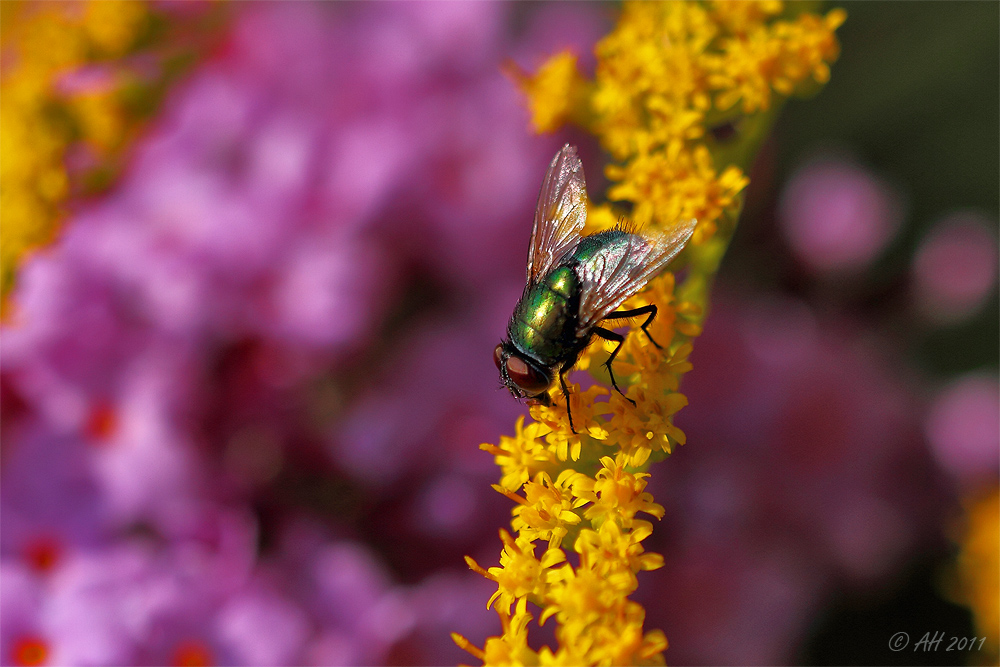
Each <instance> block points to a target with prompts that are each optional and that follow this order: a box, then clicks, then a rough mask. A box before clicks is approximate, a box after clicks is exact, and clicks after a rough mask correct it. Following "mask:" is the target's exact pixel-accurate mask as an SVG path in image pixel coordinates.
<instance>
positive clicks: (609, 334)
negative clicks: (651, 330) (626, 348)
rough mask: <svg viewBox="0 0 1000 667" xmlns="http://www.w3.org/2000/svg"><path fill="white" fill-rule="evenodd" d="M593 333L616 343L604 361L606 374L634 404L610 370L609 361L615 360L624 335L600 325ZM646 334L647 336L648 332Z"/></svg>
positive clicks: (612, 383) (614, 385) (613, 384)
mask: <svg viewBox="0 0 1000 667" xmlns="http://www.w3.org/2000/svg"><path fill="white" fill-rule="evenodd" d="M605 319H610V318H605ZM594 333H595V334H597V335H598V336H600V337H601V338H603V339H604V340H610V341H614V342H616V343H618V345H617V346H616V347H615V349H614V351H612V352H611V356H610V357H608V360H607V361H605V362H604V365H605V366H607V367H608V375H610V376H611V386H612V387H614V388H615V389H617V390H618V393H619V394H621V395H622V396H624V397H625V400H626V401H628V402H629V403H631V404H632V405H635V401H633V400H632V399H631V398H629V397H628V396H625V392H624V391H622V390H621V387H619V386H618V383H617V382H616V381H615V373H614V371H612V370H611V362H612V361H614V360H615V357H617V356H618V351H619V350H620V349H622V343H624V342H625V336H623V335H621V334H619V333H615V332H614V331H608V330H607V329H602V328H601V327H594ZM646 335H647V336H648V335H649V334H646Z"/></svg>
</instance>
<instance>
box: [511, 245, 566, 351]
mask: <svg viewBox="0 0 1000 667" xmlns="http://www.w3.org/2000/svg"><path fill="white" fill-rule="evenodd" d="M579 308H580V282H579V279H578V278H577V275H576V272H575V271H574V269H573V266H572V265H569V264H566V265H562V266H558V267H556V268H555V269H553V270H552V271H550V272H549V273H548V274H547V275H546V276H545V277H544V278H543V279H542V280H540V281H538V282H537V283H533V284H531V285H529V286H528V287H527V289H525V291H524V294H523V295H521V300H520V301H518V303H517V306H516V307H515V308H514V315H513V316H512V317H511V319H510V324H509V325H508V327H507V333H508V335H509V336H510V340H511V342H512V343H513V344H514V345H515V346H517V347H518V349H520V350H521V351H522V352H524V353H526V354H527V355H529V356H531V357H533V358H535V359H537V360H538V361H539V362H541V363H542V364H543V365H544V366H548V367H553V366H556V365H559V364H561V363H563V362H565V361H567V360H568V359H570V358H573V357H575V355H576V353H577V352H578V351H579V347H580V341H579V338H578V331H577V326H578V322H579Z"/></svg>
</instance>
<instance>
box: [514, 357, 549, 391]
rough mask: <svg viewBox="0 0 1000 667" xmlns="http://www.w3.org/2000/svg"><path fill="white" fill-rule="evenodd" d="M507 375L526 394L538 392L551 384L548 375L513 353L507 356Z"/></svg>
mask: <svg viewBox="0 0 1000 667" xmlns="http://www.w3.org/2000/svg"><path fill="white" fill-rule="evenodd" d="M507 377H509V378H510V379H511V382H513V383H514V384H516V385H517V387H518V389H520V390H521V391H523V392H524V393H525V394H526V395H527V396H534V395H536V394H540V393H542V392H543V391H545V390H546V389H548V388H549V384H551V380H550V379H549V378H548V376H546V375H545V374H543V373H541V372H539V371H538V370H537V369H535V368H534V367H533V366H531V365H529V364H528V363H527V362H525V361H524V360H523V359H520V358H518V357H516V356H514V355H511V356H509V357H507Z"/></svg>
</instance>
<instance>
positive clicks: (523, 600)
mask: <svg viewBox="0 0 1000 667" xmlns="http://www.w3.org/2000/svg"><path fill="white" fill-rule="evenodd" d="M802 8H803V5H801V4H797V3H796V4H790V5H788V6H787V7H786V6H785V5H784V4H783V3H781V2H777V1H776V0H764V1H763V2H721V1H720V2H711V3H701V2H683V1H672V2H626V3H625V4H624V5H623V6H622V13H621V17H620V19H619V21H618V23H617V25H616V26H615V28H614V29H613V30H612V31H611V32H610V33H609V34H608V35H606V36H605V37H604V38H603V39H601V40H600V42H599V43H598V44H597V45H596V46H595V49H594V51H595V54H596V55H597V67H596V70H595V75H594V80H593V81H586V80H584V79H583V78H582V77H581V75H580V72H579V70H578V69H577V66H576V59H575V58H574V57H573V56H572V55H570V54H568V53H561V54H557V55H556V56H553V57H552V58H551V59H550V60H549V61H548V62H547V63H546V64H545V65H543V66H542V67H541V68H540V69H539V71H538V72H537V73H536V74H535V75H525V74H520V73H519V74H518V75H517V78H518V83H519V85H520V86H521V88H522V90H524V91H525V92H526V93H527V94H528V96H529V105H530V107H531V110H532V122H533V125H534V126H535V128H536V129H537V130H538V131H545V132H548V131H552V130H554V129H557V127H558V126H559V124H561V123H564V122H573V123H576V124H577V125H580V126H582V127H583V128H584V129H585V130H587V131H590V132H592V133H593V134H594V135H595V136H597V138H598V139H599V140H600V142H601V145H602V146H603V147H604V148H605V150H607V152H608V153H609V154H610V156H611V158H612V162H611V163H610V164H608V165H607V167H606V168H605V173H606V175H607V177H608V179H609V181H610V182H611V185H610V187H609V188H608V192H607V199H608V200H609V201H610V202H625V203H627V204H630V205H631V218H632V219H633V220H634V222H635V223H636V224H637V225H639V226H640V227H643V228H646V229H649V230H651V231H655V230H657V229H668V228H670V227H671V226H672V225H675V224H677V222H678V221H680V220H689V219H691V218H695V219H696V220H697V221H698V224H697V227H696V229H695V232H694V235H693V237H692V240H691V242H690V243H689V244H688V247H687V248H686V249H685V250H684V252H683V253H682V255H681V257H680V258H679V260H678V261H679V265H682V266H685V269H686V273H685V278H684V281H683V282H682V283H679V284H678V283H677V281H676V279H675V277H674V275H673V274H672V273H670V272H664V273H663V275H661V276H660V277H659V278H657V279H655V280H653V281H652V282H651V283H650V285H649V289H648V290H646V291H645V292H643V293H642V294H638V295H634V296H633V297H632V298H630V299H629V300H628V301H627V302H626V304H624V305H623V307H624V308H637V307H640V306H645V305H655V306H656V317H655V319H654V320H653V321H651V322H649V323H648V325H646V324H645V320H642V321H637V322H633V325H632V330H631V331H630V332H629V333H628V335H627V336H626V338H625V342H624V343H623V344H622V346H621V348H620V349H619V351H618V354H617V356H616V358H615V360H614V366H613V368H612V371H613V373H614V378H615V380H616V381H617V384H618V386H620V387H622V389H623V391H625V392H626V395H627V397H628V398H629V399H631V401H634V404H633V403H632V402H630V401H629V400H626V398H624V397H623V396H621V395H619V393H618V392H617V391H610V390H608V389H607V388H606V387H607V385H610V384H611V382H610V381H611V378H610V377H608V370H607V360H608V359H609V356H610V354H611V352H612V351H613V350H614V349H615V346H616V345H617V343H609V342H607V341H603V340H601V341H598V342H595V343H594V344H593V345H590V346H589V347H588V349H586V350H585V351H584V352H583V353H582V354H581V355H580V359H579V360H578V363H577V366H576V368H577V369H581V370H587V371H588V372H590V373H591V374H593V375H594V376H595V377H596V378H597V379H598V380H599V381H601V382H602V383H603V384H602V385H601V386H592V387H590V388H589V389H587V390H586V391H580V388H579V387H578V386H576V385H575V384H573V383H572V382H570V383H569V400H570V405H571V411H572V415H573V426H575V427H576V432H575V433H574V432H573V430H572V429H571V428H570V424H569V415H568V414H567V411H566V400H565V395H564V394H563V392H562V391H561V390H558V389H557V390H555V391H553V392H552V395H551V399H552V400H551V405H548V406H544V405H533V406H532V407H531V416H532V418H533V419H534V420H535V424H533V425H529V426H527V427H525V426H523V423H522V422H521V421H518V424H517V427H516V431H517V435H516V436H515V437H514V438H512V439H511V438H501V440H500V446H499V447H494V446H493V445H489V444H486V445H482V447H483V448H484V449H486V450H487V451H489V452H490V453H492V454H494V456H495V457H496V461H497V464H498V465H499V466H500V468H501V472H502V479H501V483H500V484H499V485H498V486H496V487H495V488H496V489H497V490H498V491H500V492H501V493H504V495H506V496H508V497H509V498H511V499H512V500H513V501H514V502H515V507H514V510H513V517H514V518H513V520H512V523H511V525H512V527H513V528H514V530H515V531H517V533H518V537H517V538H516V540H515V539H514V538H512V537H511V536H510V535H508V534H507V533H505V532H504V533H502V535H501V537H502V540H503V542H504V549H503V552H502V553H501V555H500V567H495V568H490V569H489V571H486V570H483V569H482V568H481V567H479V566H478V565H477V564H476V563H475V561H472V560H471V559H467V560H468V562H469V565H470V567H472V568H473V569H474V570H475V571H477V572H479V573H480V574H483V575H484V576H486V577H488V578H490V579H491V580H493V581H495V582H497V585H498V588H497V592H496V593H495V594H494V595H493V597H492V598H491V599H490V603H491V604H492V603H493V602H494V601H495V600H499V601H500V603H499V604H500V606H501V607H504V608H507V609H509V608H510V605H511V604H514V603H515V602H516V603H517V605H519V607H518V609H519V611H523V610H524V609H525V607H524V605H526V604H527V600H528V598H530V599H531V601H532V602H533V603H535V604H537V605H539V606H540V607H541V608H542V610H543V611H542V613H541V615H540V616H539V623H544V622H545V621H546V620H547V619H549V618H554V619H555V621H556V625H557V627H556V628H555V637H556V640H557V641H558V647H556V648H555V649H554V650H553V649H552V648H549V647H547V646H543V647H541V648H540V649H539V650H538V652H537V653H531V654H528V653H525V652H524V651H522V650H520V649H519V648H517V647H520V646H522V644H521V641H522V634H521V633H522V632H526V630H525V627H526V626H524V627H522V626H518V628H517V629H516V631H515V630H514V628H513V626H511V629H510V632H511V634H512V636H511V637H510V638H509V640H507V639H504V638H499V639H497V641H502V643H501V644H497V646H498V648H497V649H496V652H495V654H493V655H492V656H488V655H486V653H487V651H485V650H484V651H480V650H479V649H476V648H475V647H471V648H469V649H468V650H469V651H470V652H472V653H473V655H475V656H477V657H479V658H481V659H483V660H484V661H486V662H490V663H491V664H492V662H506V663H508V664H522V663H523V664H527V661H528V660H534V661H536V663H537V664H542V665H626V664H663V662H664V658H663V651H664V650H665V649H666V647H667V640H666V637H665V636H664V635H663V633H662V632H660V631H658V630H653V631H646V630H644V628H643V623H644V621H645V611H644V610H643V608H642V606H641V605H639V604H638V603H636V602H634V601H631V600H629V599H628V595H629V594H631V593H632V592H633V591H634V590H635V589H636V586H637V585H638V578H637V573H638V572H639V571H641V570H651V569H655V568H658V567H661V566H662V565H663V558H662V557H661V556H660V555H658V554H654V553H648V552H646V551H645V550H644V548H643V546H642V544H641V543H642V541H643V540H644V539H645V538H646V537H648V536H649V535H650V534H651V532H652V524H651V523H650V522H648V521H645V520H641V519H637V518H636V515H637V514H638V513H639V512H643V513H645V514H649V515H650V516H653V517H656V518H661V517H662V516H663V514H664V508H663V507H662V506H660V505H658V504H656V503H655V502H654V500H653V497H652V496H651V495H650V494H649V493H648V492H646V491H645V489H646V480H647V478H648V477H649V473H647V472H646V467H647V466H648V465H649V463H650V462H651V461H654V460H658V459H661V458H663V457H665V456H666V455H668V454H670V453H671V451H673V448H674V446H675V445H677V444H683V443H684V442H685V440H686V436H685V434H684V433H683V432H682V431H681V430H680V429H679V428H677V427H676V426H674V424H673V416H674V414H675V413H676V412H677V411H678V410H680V409H681V408H682V407H684V406H685V405H686V404H687V398H686V397H685V396H684V395H683V394H681V393H679V389H680V381H681V378H682V377H683V376H684V374H685V373H687V372H688V371H690V370H691V368H692V366H691V363H690V362H689V361H688V357H689V355H690V354H691V351H692V339H693V338H694V337H696V336H698V335H699V334H700V333H701V328H702V321H703V319H704V316H705V311H706V307H707V299H708V293H709V289H710V286H711V283H712V278H713V276H714V274H715V272H716V271H717V269H718V266H719V262H720V260H721V258H722V255H723V253H724V251H725V248H726V244H727V242H728V239H729V238H730V236H731V235H732V232H733V229H734V226H735V222H736V218H737V215H738V213H739V209H740V206H741V203H742V201H741V197H742V192H743V190H744V189H745V188H746V186H747V184H748V179H747V177H746V175H745V169H746V168H747V166H748V165H747V163H748V162H749V160H750V158H751V157H752V156H751V153H752V149H753V147H754V146H756V145H757V144H758V143H759V139H760V132H761V131H763V128H766V125H767V121H768V120H769V119H770V118H772V117H773V115H770V116H758V118H757V119H755V120H754V121H753V122H751V120H750V119H747V121H745V122H736V121H738V120H739V118H738V113H739V112H742V113H746V114H750V113H758V114H759V113H761V112H763V111H764V110H766V109H774V107H775V106H776V104H777V103H779V102H781V101H783V100H784V98H785V97H787V96H789V95H791V94H793V93H797V92H801V91H802V90H805V88H800V87H799V86H800V84H804V83H808V82H807V79H812V80H813V81H814V82H819V83H823V82H824V81H826V80H827V78H829V65H830V63H831V62H832V61H833V60H834V59H835V58H836V57H837V53H838V49H839V46H838V44H837V40H836V37H835V35H834V30H835V29H836V28H837V26H839V25H840V24H841V23H842V22H843V20H844V17H845V15H844V13H843V12H842V11H841V10H833V11H831V12H829V13H828V14H827V15H826V16H825V17H822V16H816V15H812V14H805V13H802ZM796 14H798V16H795V15H796ZM779 17H780V18H779ZM737 104H739V111H736V110H734V109H733V107H735V106H736V105H737ZM710 122H711V123H731V124H732V125H733V126H734V127H735V128H737V132H736V137H735V138H734V139H733V141H731V142H730V145H729V148H728V149H727V150H726V153H725V154H726V155H730V156H733V155H739V156H741V157H739V158H738V159H739V160H740V163H739V164H732V163H730V162H729V161H723V160H722V158H721V155H722V152H721V149H720V148H719V144H718V142H714V141H713V142H706V139H705V137H706V136H708V130H709V129H712V128H711V127H710V126H709V123H710ZM747 127H748V128H752V130H753V131H752V132H750V133H748V134H746V135H741V134H740V130H739V128H747ZM736 149H739V150H736ZM713 150H715V151H716V153H715V154H713ZM732 159H734V158H730V160H732ZM619 215H620V211H618V210H616V209H615V206H614V205H613V204H611V203H608V202H605V203H599V204H596V205H590V206H589V208H588V220H587V226H586V231H587V232H588V233H593V232H595V231H599V230H604V229H609V228H611V227H612V226H614V225H615V224H616V222H617V221H618V219H619ZM685 262H686V265H685ZM640 325H644V326H645V327H646V331H645V332H643V331H640V330H639V326H640ZM647 333H648V335H647ZM653 341H655V343H656V344H655V345H654V343H653ZM605 395H607V400H601V401H598V400H597V399H598V398H603V397H604V396H605ZM533 427H534V428H533ZM609 454H610V455H609ZM553 478H554V481H553ZM529 480H531V481H529ZM522 486H523V488H524V496H521V495H518V494H517V493H516V491H517V490H518V489H520V488H521V487H522ZM539 540H547V541H548V544H549V547H550V548H549V550H548V551H546V552H545V554H544V555H543V556H542V558H541V560H537V559H535V557H534V546H533V543H535V542H537V541H539ZM563 546H564V547H565V548H567V549H572V550H573V551H575V552H576V553H577V554H579V564H578V565H577V566H575V567H574V566H573V565H572V564H571V563H569V562H565V561H566V558H565V554H564V552H563V551H562V550H561V549H560V548H557V547H563ZM505 632H506V630H505ZM456 641H459V640H458V639H456ZM460 645H461V643H460ZM488 646H492V644H489V642H488ZM509 647H515V649H516V650H509ZM518 660H520V661H521V663H517V661H518Z"/></svg>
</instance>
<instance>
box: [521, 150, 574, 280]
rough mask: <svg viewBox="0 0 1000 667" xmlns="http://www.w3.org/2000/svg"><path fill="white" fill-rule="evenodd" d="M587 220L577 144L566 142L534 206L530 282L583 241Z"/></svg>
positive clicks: (546, 271) (551, 167)
mask: <svg viewBox="0 0 1000 667" xmlns="http://www.w3.org/2000/svg"><path fill="white" fill-rule="evenodd" d="M586 221H587V184H586V183H585V182H584V180H583V163H581V162H580V158H579V157H578V156H577V154H576V147H575V146H570V145H569V144H566V145H565V146H563V147H562V150H561V151H559V152H558V153H556V156H555V157H554V158H552V163H551V164H550V165H549V170H548V171H547V172H546V173H545V180H544V181H542V190H541V192H539V193H538V204H537V205H536V206H535V223H534V226H533V227H532V229H531V243H530V244H529V245H528V282H529V283H531V282H533V281H535V280H537V279H539V278H541V277H542V276H544V275H545V274H546V273H548V272H549V271H550V270H551V269H552V268H554V267H555V266H556V264H557V263H558V262H559V260H560V259H561V258H562V257H563V256H564V255H565V254H566V253H567V252H568V251H571V250H572V249H573V248H575V247H576V245H577V243H579V242H580V231H581V230H582V229H583V225H584V223H585V222H586Z"/></svg>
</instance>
